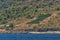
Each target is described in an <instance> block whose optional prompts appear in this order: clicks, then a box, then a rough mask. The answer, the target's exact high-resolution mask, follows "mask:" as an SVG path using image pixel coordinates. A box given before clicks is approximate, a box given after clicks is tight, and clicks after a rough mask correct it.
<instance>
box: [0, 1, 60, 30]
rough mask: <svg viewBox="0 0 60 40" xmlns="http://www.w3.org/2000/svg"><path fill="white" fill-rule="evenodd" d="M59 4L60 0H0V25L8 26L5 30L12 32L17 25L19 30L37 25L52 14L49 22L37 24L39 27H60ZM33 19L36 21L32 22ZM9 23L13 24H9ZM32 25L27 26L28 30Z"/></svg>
mask: <svg viewBox="0 0 60 40" xmlns="http://www.w3.org/2000/svg"><path fill="white" fill-rule="evenodd" d="M59 3H60V0H0V24H1V25H6V24H9V26H8V27H7V26H6V27H5V28H6V29H7V30H13V29H14V26H15V25H17V24H18V25H19V27H20V26H21V27H20V28H22V27H24V28H25V26H26V27H27V25H28V24H32V25H34V24H37V25H38V24H39V23H40V22H42V21H43V20H45V19H46V18H48V17H50V16H52V15H53V14H54V15H53V16H52V18H51V19H50V22H44V23H45V24H44V23H43V22H42V24H39V25H40V26H39V27H47V26H48V27H50V26H51V27H60V23H59V22H60V21H59V20H60V4H59ZM58 11H59V12H58ZM55 14H58V15H55ZM55 17H56V18H55ZM34 18H36V19H35V20H34ZM47 21H49V20H47ZM58 21H59V22H58ZM11 22H12V23H13V24H10V23H11ZM26 23H27V24H26ZM14 24H15V25H14ZM52 24H53V25H52ZM22 25H24V26H22ZM32 25H31V26H29V25H28V26H29V27H28V28H30V27H34V26H32ZM19 27H17V29H18V28H19ZM26 30H27V29H26ZM30 30H32V29H30Z"/></svg>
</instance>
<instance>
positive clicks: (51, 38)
mask: <svg viewBox="0 0 60 40" xmlns="http://www.w3.org/2000/svg"><path fill="white" fill-rule="evenodd" d="M0 40H60V34H0Z"/></svg>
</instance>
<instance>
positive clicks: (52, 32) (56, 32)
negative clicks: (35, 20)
mask: <svg viewBox="0 0 60 40" xmlns="http://www.w3.org/2000/svg"><path fill="white" fill-rule="evenodd" d="M1 33H2V34H6V33H7V34H60V31H47V32H34V31H30V32H27V31H26V32H25V31H24V32H0V34H1Z"/></svg>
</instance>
